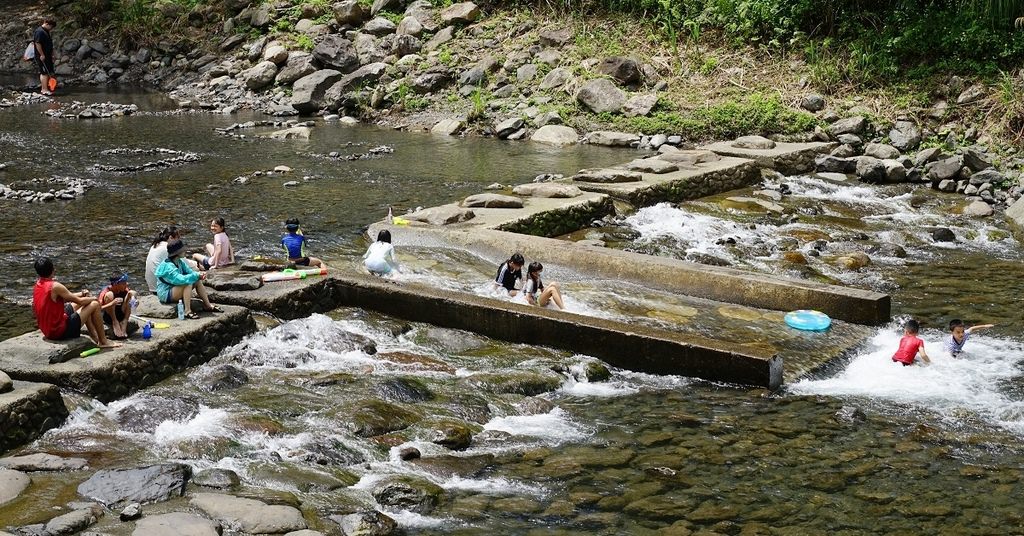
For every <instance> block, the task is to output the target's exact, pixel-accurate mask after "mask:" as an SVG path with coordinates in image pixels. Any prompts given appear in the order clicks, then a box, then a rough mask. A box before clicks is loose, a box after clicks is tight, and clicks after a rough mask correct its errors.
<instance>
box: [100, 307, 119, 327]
mask: <svg viewBox="0 0 1024 536" xmlns="http://www.w3.org/2000/svg"><path fill="white" fill-rule="evenodd" d="M114 318H117V321H118V322H120V321H122V320H124V309H121V307H120V306H117V305H115V306H114ZM103 323H104V324H106V325H108V326H113V325H114V320H113V319H112V318H110V313H108V312H106V311H103Z"/></svg>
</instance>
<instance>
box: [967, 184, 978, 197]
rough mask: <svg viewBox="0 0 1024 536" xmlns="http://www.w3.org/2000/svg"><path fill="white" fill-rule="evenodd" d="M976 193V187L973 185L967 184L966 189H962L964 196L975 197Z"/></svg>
mask: <svg viewBox="0 0 1024 536" xmlns="http://www.w3.org/2000/svg"><path fill="white" fill-rule="evenodd" d="M977 193H978V187H977V186H975V185H973V184H968V185H967V187H966V188H964V195H976V194H977Z"/></svg>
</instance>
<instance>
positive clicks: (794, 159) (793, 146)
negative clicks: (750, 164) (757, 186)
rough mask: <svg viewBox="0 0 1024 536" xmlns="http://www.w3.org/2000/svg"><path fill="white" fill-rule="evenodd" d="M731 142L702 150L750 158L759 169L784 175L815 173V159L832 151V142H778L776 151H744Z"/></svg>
mask: <svg viewBox="0 0 1024 536" xmlns="http://www.w3.org/2000/svg"><path fill="white" fill-rule="evenodd" d="M732 144H733V142H731V141H720V142H717V143H712V144H711V145H705V146H704V147H701V149H706V150H709V151H713V152H714V153H716V154H720V155H722V156H732V157H737V158H748V159H750V160H753V161H754V162H755V163H756V164H757V166H758V167H761V168H766V169H774V170H775V171H778V172H779V173H782V174H784V175H795V174H798V173H807V172H809V171H814V157H815V156H818V155H819V154H821V153H827V152H829V151H831V150H832V149H833V148H834V147H835V146H836V144H835V143H832V142H827V143H822V142H811V143H785V142H778V143H776V144H775V148H774V149H742V148H739V147H733V146H732Z"/></svg>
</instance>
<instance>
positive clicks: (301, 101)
mask: <svg viewBox="0 0 1024 536" xmlns="http://www.w3.org/2000/svg"><path fill="white" fill-rule="evenodd" d="M341 77H342V73H340V72H338V71H335V70H332V69H323V70H320V71H317V72H315V73H313V74H311V75H307V76H304V77H302V78H300V79H298V80H296V81H295V84H294V85H293V86H292V106H293V107H294V108H295V109H296V110H298V111H299V113H304V114H310V113H313V112H315V111H317V110H319V109H321V108H323V107H324V104H325V103H324V102H323V98H324V95H325V94H326V93H327V90H328V89H330V88H331V86H333V85H334V84H335V83H337V82H338V80H340V79H341Z"/></svg>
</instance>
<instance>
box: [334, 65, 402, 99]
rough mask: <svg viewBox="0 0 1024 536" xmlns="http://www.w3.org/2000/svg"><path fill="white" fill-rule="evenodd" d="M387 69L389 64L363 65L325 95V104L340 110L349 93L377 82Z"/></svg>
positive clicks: (343, 78) (344, 77)
mask: <svg viewBox="0 0 1024 536" xmlns="http://www.w3.org/2000/svg"><path fill="white" fill-rule="evenodd" d="M387 69H388V64H386V63H371V64H369V65H363V66H362V67H360V68H358V69H356V70H355V71H353V72H351V73H349V74H347V75H345V76H343V77H341V80H338V81H337V82H336V83H335V84H334V85H333V86H331V87H330V88H328V89H327V91H326V92H325V93H324V98H323V102H324V104H325V105H326V106H327V107H328V108H330V109H332V110H335V109H337V108H339V103H340V101H341V100H342V99H343V97H344V96H345V94H346V93H347V92H349V91H351V90H354V89H356V88H358V87H359V86H361V85H365V84H369V83H371V82H376V81H377V80H379V79H380V77H381V76H383V75H384V73H385V72H386V71H387Z"/></svg>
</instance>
